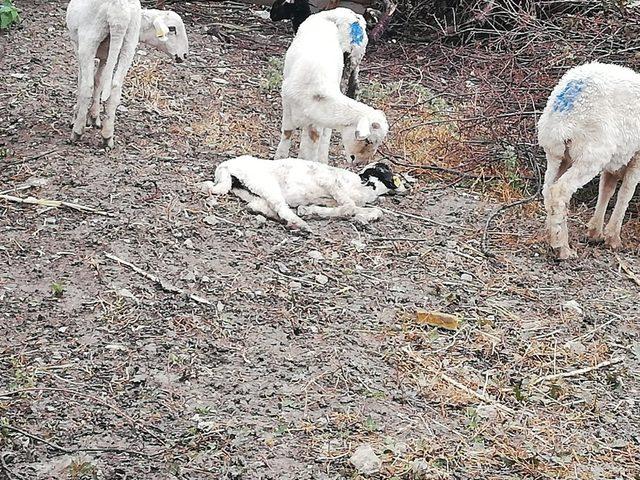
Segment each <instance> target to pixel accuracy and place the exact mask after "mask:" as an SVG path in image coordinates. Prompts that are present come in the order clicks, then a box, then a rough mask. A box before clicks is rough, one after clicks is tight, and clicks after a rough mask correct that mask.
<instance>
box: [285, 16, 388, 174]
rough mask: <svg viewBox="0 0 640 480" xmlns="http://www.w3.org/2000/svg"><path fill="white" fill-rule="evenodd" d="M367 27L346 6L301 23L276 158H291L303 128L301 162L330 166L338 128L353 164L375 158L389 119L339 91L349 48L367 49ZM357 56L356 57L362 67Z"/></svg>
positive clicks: (289, 61) (291, 54)
mask: <svg viewBox="0 0 640 480" xmlns="http://www.w3.org/2000/svg"><path fill="white" fill-rule="evenodd" d="M364 28H365V22H364V19H363V18H362V16H361V15H358V14H356V13H354V12H352V11H351V10H348V9H346V8H336V9H334V10H329V11H325V12H320V13H316V14H315V15H311V16H310V17H309V18H307V19H306V20H305V21H304V22H303V23H302V25H301V26H300V28H299V29H298V33H297V34H296V36H295V38H294V39H293V42H292V43H291V46H290V47H289V49H288V50H287V54H286V56H285V64H284V74H283V82H282V136H281V138H280V144H279V145H278V149H277V151H276V155H275V158H276V159H278V158H286V157H288V156H289V150H290V148H291V136H292V134H293V131H294V129H296V128H302V129H303V131H302V134H301V140H300V154H299V156H300V157H301V158H304V159H306V160H316V161H321V162H324V163H326V162H327V161H328V158H329V142H330V139H331V130H332V129H337V130H339V131H340V133H341V134H342V143H343V145H344V148H345V153H346V155H347V159H348V160H350V161H352V162H355V163H356V164H361V163H367V162H369V161H371V160H372V159H373V156H374V155H375V153H376V151H377V149H378V147H379V146H380V144H381V143H382V142H383V140H384V139H385V137H386V136H387V133H388V131H389V125H388V123H387V119H386V117H385V115H384V113H383V112H381V111H380V110H375V109H373V108H371V107H369V106H367V105H365V104H363V103H360V102H358V101H356V100H353V99H351V98H348V97H347V96H345V95H344V94H343V93H342V92H341V91H340V87H341V85H340V82H341V78H342V71H343V52H344V49H345V48H347V45H349V44H354V45H357V46H359V47H363V46H366V43H365V37H366V33H365V31H364ZM361 53H362V54H364V48H362V49H361ZM358 55H360V53H358V52H355V53H353V54H352V58H354V60H353V61H354V62H356V63H357V64H358V65H359V59H358ZM361 58H362V57H361V56H360V59H361ZM356 77H357V71H356Z"/></svg>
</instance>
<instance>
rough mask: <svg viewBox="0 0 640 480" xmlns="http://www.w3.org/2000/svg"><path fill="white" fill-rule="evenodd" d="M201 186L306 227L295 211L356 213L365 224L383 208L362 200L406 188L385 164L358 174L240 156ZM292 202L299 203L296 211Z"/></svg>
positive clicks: (297, 161)
mask: <svg viewBox="0 0 640 480" xmlns="http://www.w3.org/2000/svg"><path fill="white" fill-rule="evenodd" d="M203 191H204V192H205V193H209V194H216V195H220V194H224V193H228V192H229V191H231V192H233V193H234V194H235V195H237V196H238V197H240V198H242V199H243V200H245V201H246V202H248V205H247V207H248V208H249V210H251V211H253V212H256V213H261V214H262V215H264V216H266V217H269V218H273V219H276V220H277V219H282V220H284V221H285V222H287V225H288V226H289V227H290V228H298V229H301V230H305V231H310V228H309V225H308V224H307V223H306V222H305V221H304V220H303V219H301V218H300V217H299V216H298V215H302V216H306V215H308V216H314V215H315V216H318V217H321V218H331V217H335V218H350V217H355V219H356V221H358V222H360V223H363V224H366V223H368V222H370V221H374V220H377V219H379V218H380V217H381V216H382V211H381V210H380V209H379V208H375V207H365V206H364V205H366V204H368V203H372V202H374V201H375V200H376V199H377V198H378V197H379V196H380V195H385V194H395V193H402V192H405V191H406V189H405V187H404V185H403V183H402V181H401V180H400V178H399V177H398V176H397V175H394V174H393V172H392V171H391V169H390V168H389V167H388V166H387V165H385V164H384V163H375V164H371V165H368V166H367V167H365V168H364V169H363V170H362V171H361V172H360V174H357V173H353V172H350V171H348V170H344V169H342V168H336V167H330V166H329V165H324V164H321V163H317V162H312V161H308V160H300V159H296V158H286V159H282V160H274V161H271V160H261V159H259V158H255V157H251V156H248V155H244V156H242V157H237V158H234V159H232V160H227V161H225V162H222V163H221V164H220V165H218V168H216V173H215V183H214V182H210V181H209V182H204V184H203ZM291 207H293V208H295V207H297V208H298V215H296V213H294V211H293V210H292V209H291Z"/></svg>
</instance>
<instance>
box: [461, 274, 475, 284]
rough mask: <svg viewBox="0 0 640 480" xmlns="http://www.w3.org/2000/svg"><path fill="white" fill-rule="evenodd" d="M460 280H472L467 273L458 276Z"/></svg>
mask: <svg viewBox="0 0 640 480" xmlns="http://www.w3.org/2000/svg"><path fill="white" fill-rule="evenodd" d="M460 279H461V280H464V281H465V282H470V281H472V280H473V277H472V276H471V275H469V274H468V273H463V274H462V275H460Z"/></svg>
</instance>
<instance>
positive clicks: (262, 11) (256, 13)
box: [253, 10, 270, 20]
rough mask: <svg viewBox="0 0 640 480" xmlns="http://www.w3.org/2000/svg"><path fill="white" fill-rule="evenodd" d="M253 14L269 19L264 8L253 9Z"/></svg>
mask: <svg viewBox="0 0 640 480" xmlns="http://www.w3.org/2000/svg"><path fill="white" fill-rule="evenodd" d="M253 14H254V15H255V16H256V17H258V18H261V19H262V20H269V18H270V14H269V12H267V11H266V10H254V11H253Z"/></svg>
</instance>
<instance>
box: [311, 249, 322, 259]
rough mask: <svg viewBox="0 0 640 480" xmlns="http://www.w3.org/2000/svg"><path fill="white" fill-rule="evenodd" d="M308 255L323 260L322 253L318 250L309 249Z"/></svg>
mask: <svg viewBox="0 0 640 480" xmlns="http://www.w3.org/2000/svg"><path fill="white" fill-rule="evenodd" d="M308 255H309V256H310V257H311V258H313V259H314V260H324V255H322V253H320V252H319V251H318V250H311V251H310V252H309V254H308Z"/></svg>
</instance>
